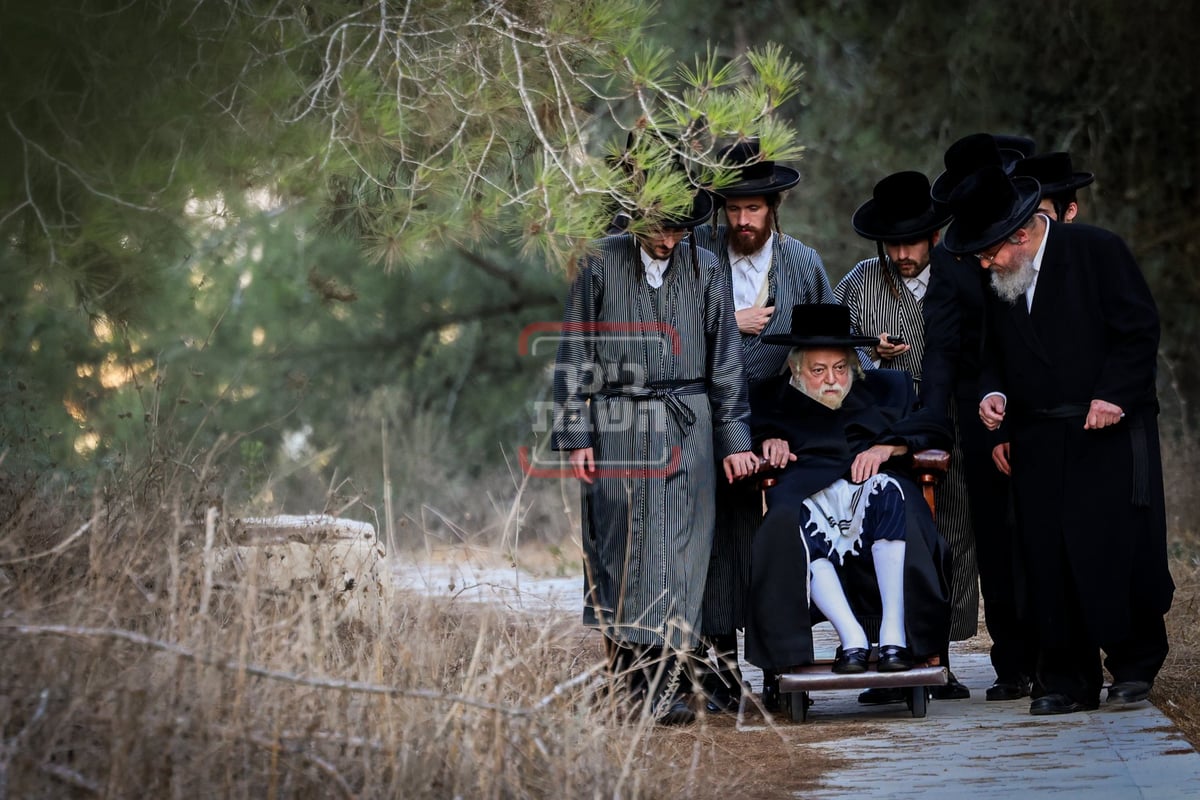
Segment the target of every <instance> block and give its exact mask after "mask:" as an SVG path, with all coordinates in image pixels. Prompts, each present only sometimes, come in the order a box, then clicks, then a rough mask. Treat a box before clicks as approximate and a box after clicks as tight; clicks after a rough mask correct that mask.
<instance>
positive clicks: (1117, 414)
mask: <svg viewBox="0 0 1200 800" xmlns="http://www.w3.org/2000/svg"><path fill="white" fill-rule="evenodd" d="M1123 416H1125V412H1124V411H1122V410H1121V407H1120V406H1117V405H1113V404H1112V403H1110V402H1108V401H1107V400H1100V399H1096V400H1093V401H1092V405H1091V407H1090V408H1088V415H1087V421H1086V422H1085V423H1083V429H1084V430H1085V431H1098V430H1100V429H1101V428H1107V427H1108V426H1109V425H1116V424H1117V423H1118V422H1120V421H1121V417H1123Z"/></svg>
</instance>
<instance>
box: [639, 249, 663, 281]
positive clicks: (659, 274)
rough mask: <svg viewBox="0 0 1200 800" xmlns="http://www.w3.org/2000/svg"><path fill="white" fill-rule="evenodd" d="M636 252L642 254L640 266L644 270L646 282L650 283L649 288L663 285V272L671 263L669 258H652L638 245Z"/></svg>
mask: <svg viewBox="0 0 1200 800" xmlns="http://www.w3.org/2000/svg"><path fill="white" fill-rule="evenodd" d="M638 253H640V254H641V256H642V267H643V268H644V269H645V270H646V283H648V284H650V286H651V288H654V289H657V288H658V287H660V286H662V285H663V274H664V273H665V272H666V271H667V267H669V266H670V265H671V259H670V258H653V257H652V256H651V255H650V254H649V253H647V252H646V250H645V249H644V248H643V247H641V246H640V245H639V246H638Z"/></svg>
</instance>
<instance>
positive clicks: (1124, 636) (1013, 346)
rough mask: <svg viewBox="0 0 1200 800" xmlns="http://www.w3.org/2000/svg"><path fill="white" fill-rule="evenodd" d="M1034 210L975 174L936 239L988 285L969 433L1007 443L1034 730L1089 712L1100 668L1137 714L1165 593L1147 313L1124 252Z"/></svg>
mask: <svg viewBox="0 0 1200 800" xmlns="http://www.w3.org/2000/svg"><path fill="white" fill-rule="evenodd" d="M1040 200H1041V187H1040V185H1039V184H1038V182H1037V181H1036V180H1034V179H1032V178H1028V177H1017V178H1010V177H1009V176H1008V175H1006V174H1005V173H1004V172H1003V171H1002V170H1001V169H999V168H996V167H990V168H986V169H983V170H980V171H979V172H976V173H975V174H973V175H971V176H970V177H968V178H967V179H966V180H964V181H963V182H962V184H961V185H960V186H959V187H958V188H957V189H955V191H954V193H953V194H952V196H951V198H950V202H951V207H952V210H953V212H954V215H955V218H954V221H953V222H952V223H951V225H950V227H949V228H948V230H947V232H946V237H945V247H946V249H947V250H948V251H949V252H951V253H955V254H960V255H968V254H977V255H981V256H982V257H983V258H982V263H983V266H984V267H985V269H987V270H988V272H989V274H990V284H991V294H990V296H989V297H988V299H987V315H986V318H987V334H986V339H985V341H986V347H985V350H984V356H983V373H982V379H981V383H980V389H979V391H980V395H981V398H982V399H981V401H980V403H979V419H980V420H981V421H982V422H983V424H984V425H985V426H986V427H987V428H988V429H990V430H994V429H996V428H997V427H999V425H1000V424H1001V423H1004V424H1005V426H1006V427H1007V429H1008V433H1009V439H1010V440H1011V451H1010V452H1011V462H1010V467H1011V476H1012V487H1013V498H1014V505H1015V508H1016V514H1017V532H1018V540H1019V545H1020V546H1019V551H1020V555H1021V556H1022V563H1023V565H1024V568H1025V571H1026V573H1027V574H1028V576H1029V578H1030V589H1031V596H1032V601H1033V611H1034V614H1033V618H1034V619H1035V620H1036V622H1037V626H1036V632H1037V634H1038V643H1037V644H1038V663H1037V677H1038V680H1039V681H1040V683H1041V685H1042V686H1043V688H1044V694H1042V696H1040V697H1037V698H1036V699H1034V701H1033V702H1032V704H1031V705H1030V713H1031V714H1035V715H1041V714H1067V713H1072V712H1077V711H1086V710H1091V709H1095V708H1097V707H1098V705H1099V696H1100V689H1101V687H1102V684H1103V670H1102V664H1103V667H1107V669H1108V671H1109V672H1110V673H1111V675H1112V677H1113V683H1112V685H1111V686H1110V687H1109V689H1108V695H1107V700H1108V703H1109V704H1110V705H1111V704H1126V703H1135V702H1140V701H1143V700H1145V699H1147V697H1148V696H1149V694H1150V689H1151V686H1152V684H1153V682H1154V678H1155V676H1156V675H1157V674H1158V671H1159V669H1160V668H1161V667H1162V664H1163V661H1164V659H1165V658H1166V655H1167V650H1168V643H1167V636H1166V628H1165V625H1164V622H1163V615H1164V614H1166V612H1167V610H1168V609H1169V608H1170V605H1171V597H1172V593H1173V591H1174V583H1173V582H1172V580H1171V575H1170V572H1169V570H1168V568H1167V554H1166V521H1165V510H1164V500H1163V487H1162V460H1161V455H1160V451H1159V442H1158V425H1157V416H1158V400H1157V395H1156V387H1155V373H1156V366H1157V350H1158V340H1159V318H1158V311H1157V307H1156V305H1155V302H1154V298H1153V297H1152V296H1151V294H1150V290H1149V287H1148V286H1147V285H1146V281H1145V278H1144V277H1143V276H1142V274H1141V271H1140V270H1139V269H1138V266H1137V263H1136V262H1135V260H1134V258H1133V256H1132V254H1131V253H1130V252H1129V248H1128V247H1127V246H1126V244H1125V243H1124V242H1123V241H1122V240H1121V239H1120V237H1118V236H1116V235H1115V234H1113V233H1111V232H1109V231H1105V230H1101V229H1100V228H1094V227H1092V226H1089V225H1078V224H1076V225H1062V224H1060V223H1056V222H1052V221H1051V220H1050V219H1049V217H1047V216H1046V215H1045V214H1044V213H1042V212H1039V211H1038V204H1039V202H1040ZM1101 650H1103V651H1104V654H1105V658H1104V661H1103V662H1101V658H1100V651H1101Z"/></svg>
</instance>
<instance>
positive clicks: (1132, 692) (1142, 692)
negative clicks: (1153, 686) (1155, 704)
mask: <svg viewBox="0 0 1200 800" xmlns="http://www.w3.org/2000/svg"><path fill="white" fill-rule="evenodd" d="M1149 696H1150V683H1149V682H1148V681H1117V682H1116V683H1114V684H1113V685H1112V686H1110V687H1108V703H1109V705H1118V706H1119V705H1126V704H1128V703H1140V702H1142V701H1143V700H1145V699H1146V698H1148V697H1149Z"/></svg>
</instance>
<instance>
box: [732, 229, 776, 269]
mask: <svg viewBox="0 0 1200 800" xmlns="http://www.w3.org/2000/svg"><path fill="white" fill-rule="evenodd" d="M729 233H730V235H731V236H732V235H733V232H732V231H730V232H729ZM774 246H775V233H774V232H772V233H771V235H770V236H768V237H767V241H765V242H763V246H762V247H760V248H758V250H756V251H755V252H753V253H751V254H750V255H748V256H744V255H740V254H738V253H735V252H733V248H729V263H730V264H734V265H737V266H738V268H739V269H745V270H749V271H751V272H754V273H759V272H762V271H763V270H765V269H769V268H770V266H771V251H772V250H773V248H774Z"/></svg>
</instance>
